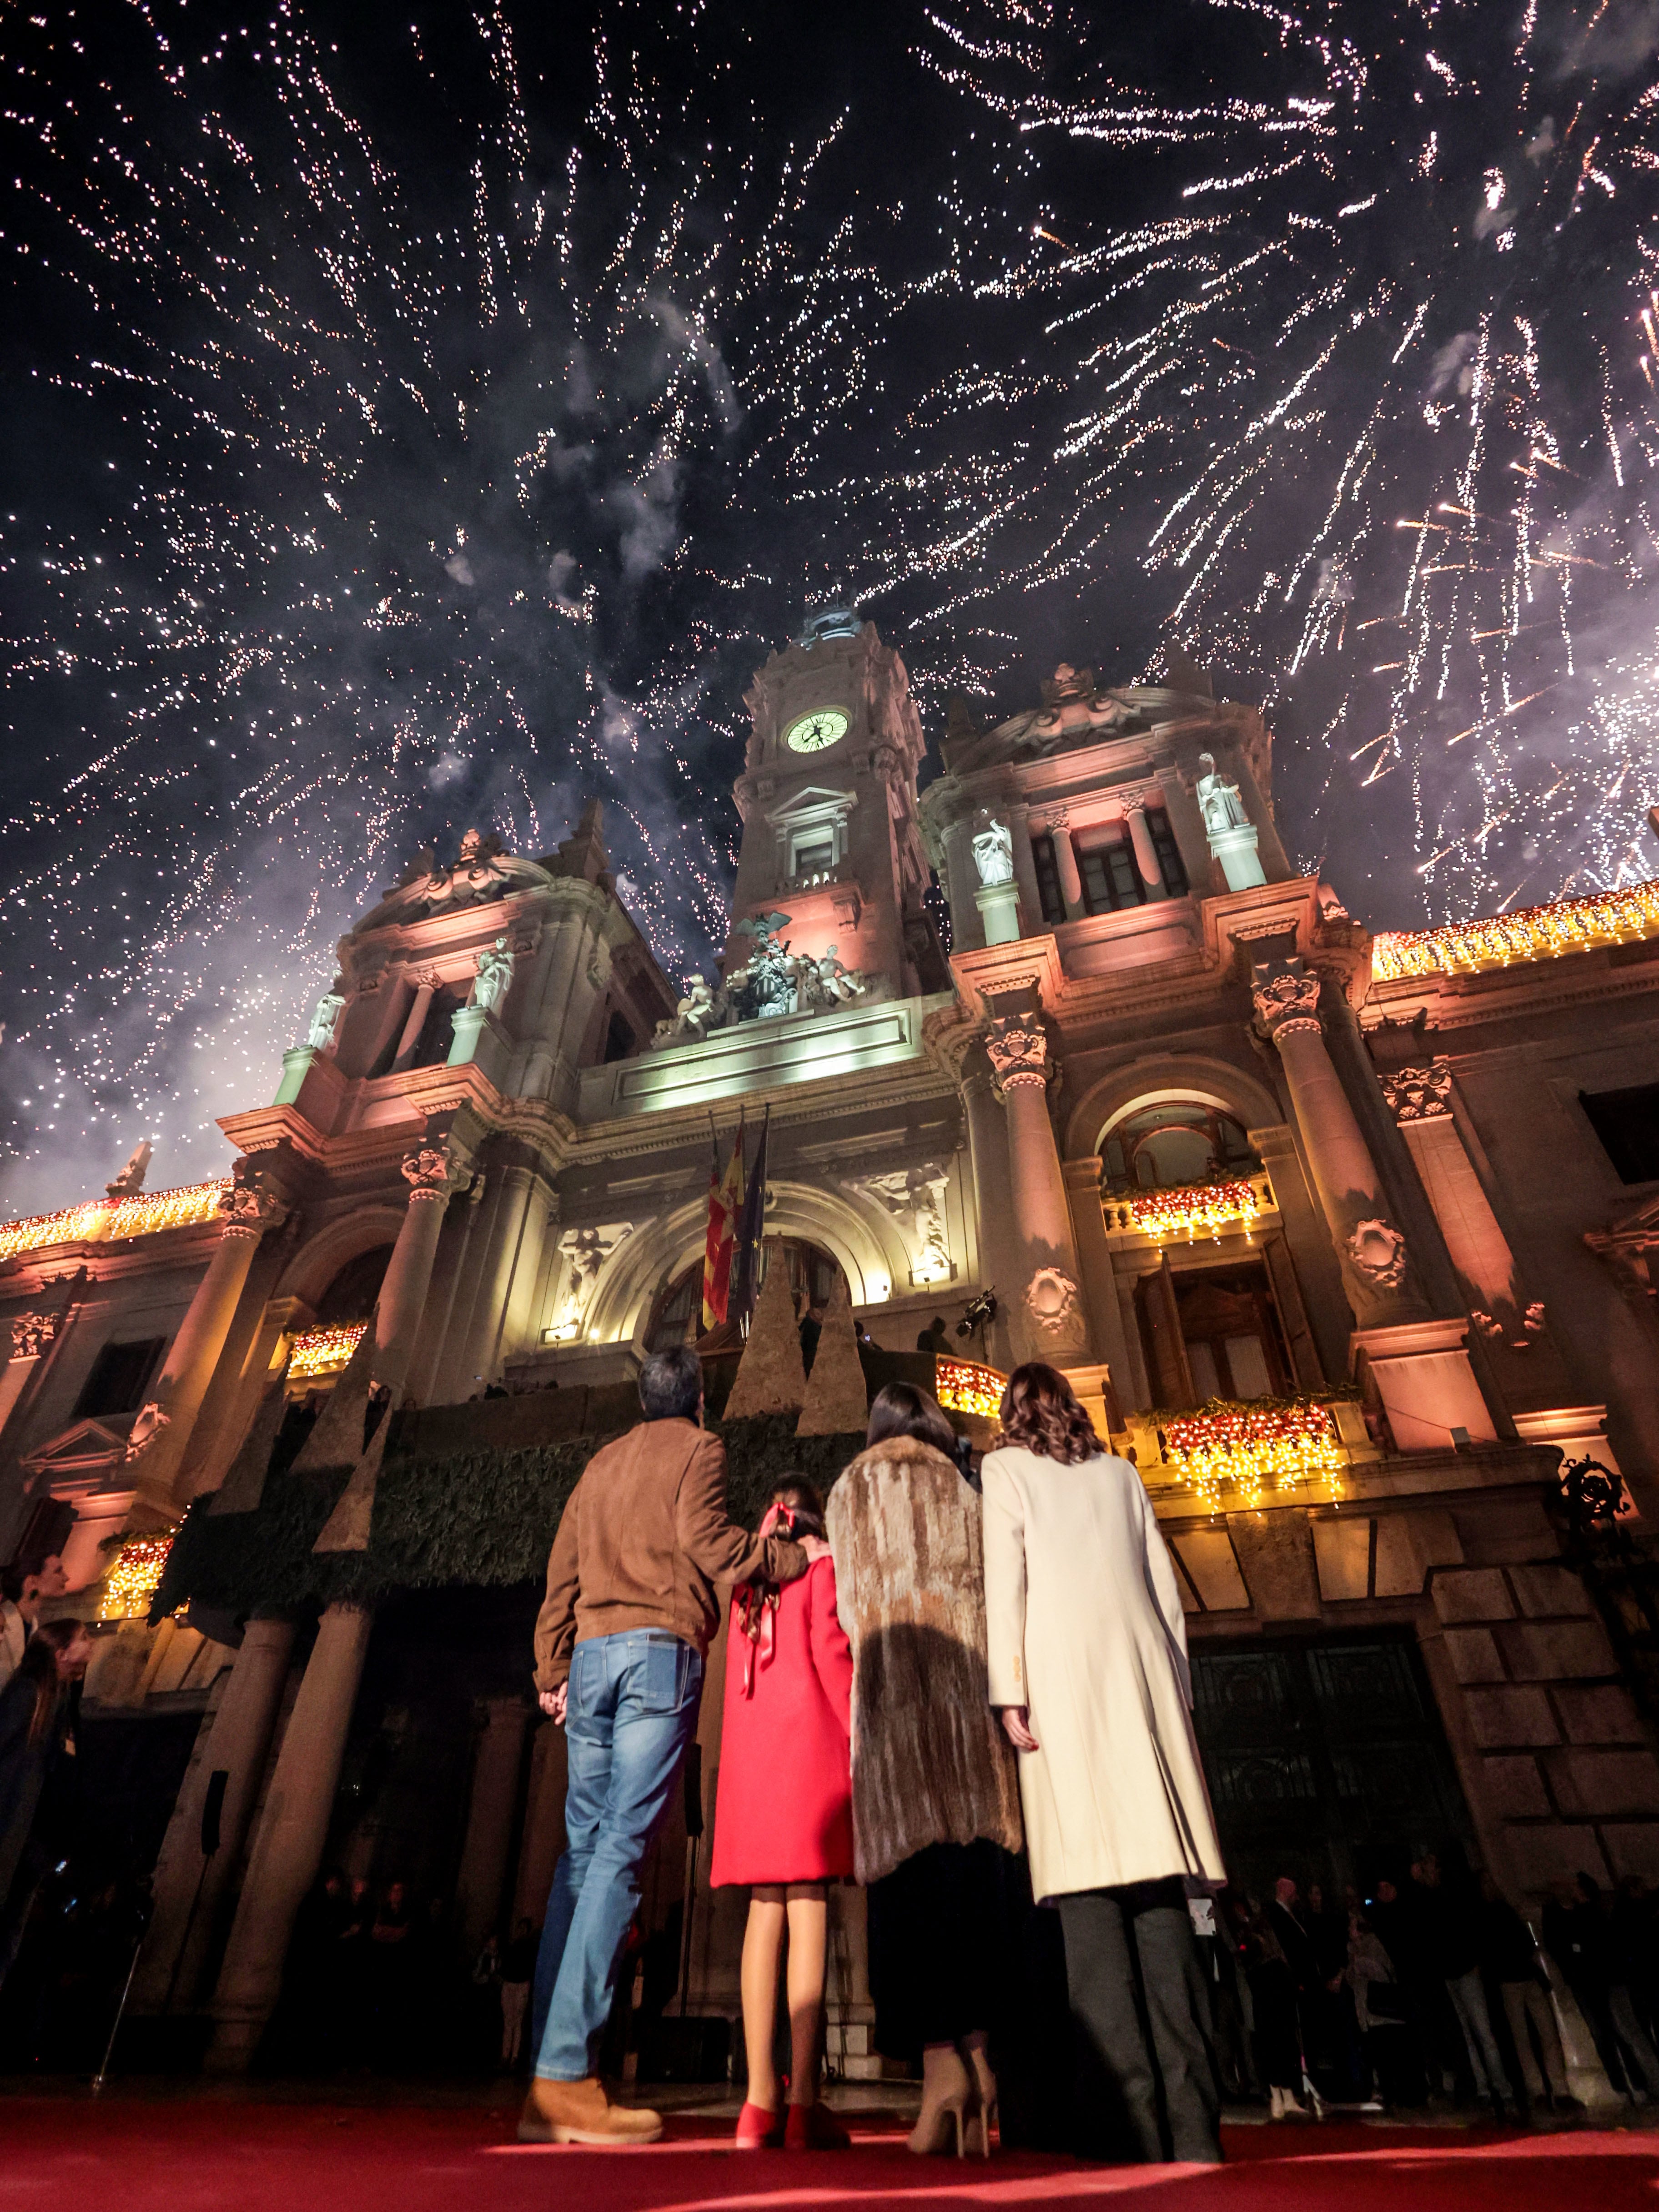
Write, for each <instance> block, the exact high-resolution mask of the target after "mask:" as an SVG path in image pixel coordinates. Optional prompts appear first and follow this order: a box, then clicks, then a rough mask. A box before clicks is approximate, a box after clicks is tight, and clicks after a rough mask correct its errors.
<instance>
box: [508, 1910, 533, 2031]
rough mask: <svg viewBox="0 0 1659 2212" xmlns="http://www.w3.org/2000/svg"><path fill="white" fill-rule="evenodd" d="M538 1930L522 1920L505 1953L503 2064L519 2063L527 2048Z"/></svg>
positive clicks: (529, 1922) (514, 1930)
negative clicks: (526, 2024)
mask: <svg viewBox="0 0 1659 2212" xmlns="http://www.w3.org/2000/svg"><path fill="white" fill-rule="evenodd" d="M536 1940H537V1939H536V1929H535V1926H534V1924H533V1923H532V1922H531V1921H529V1920H520V1923H519V1924H518V1926H517V1927H516V1928H515V1929H513V1936H512V1940H511V1942H509V1943H508V1944H507V1948H506V1950H505V1951H504V1952H503V1953H502V1954H501V2063H502V2065H503V2066H516V2065H517V2064H518V2063H519V2055H520V2051H522V2050H523V2048H524V2016H525V2013H526V2008H528V2006H529V2003H530V1984H531V1981H532V1978H533V1977H534V1975H535V1972H536Z"/></svg>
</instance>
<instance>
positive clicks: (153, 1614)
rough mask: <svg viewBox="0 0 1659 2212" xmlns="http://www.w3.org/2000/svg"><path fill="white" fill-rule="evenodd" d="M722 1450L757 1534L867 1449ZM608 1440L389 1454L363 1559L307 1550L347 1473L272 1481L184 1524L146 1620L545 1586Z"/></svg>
mask: <svg viewBox="0 0 1659 2212" xmlns="http://www.w3.org/2000/svg"><path fill="white" fill-rule="evenodd" d="M709 1425H710V1427H711V1428H713V1429H714V1431H715V1432H716V1433H717V1434H718V1435H719V1436H720V1437H721V1439H722V1440H723V1442H724V1443H725V1445H726V1496H727V1500H728V1503H729V1505H730V1509H731V1512H732V1518H733V1519H734V1520H736V1521H738V1522H742V1523H743V1524H744V1527H746V1528H753V1527H754V1526H755V1525H756V1523H757V1522H758V1521H759V1519H760V1517H761V1515H762V1514H763V1511H764V1510H765V1509H766V1504H767V1501H768V1500H769V1498H770V1497H771V1494H772V1491H773V1489H774V1488H775V1486H776V1484H777V1483H778V1482H779V1481H780V1480H781V1479H782V1478H783V1477H784V1476H785V1475H788V1474H804V1475H805V1477H806V1479H807V1480H808V1481H809V1482H811V1483H812V1484H813V1485H814V1486H816V1487H817V1489H818V1490H819V1491H820V1492H827V1491H828V1489H829V1486H830V1485H831V1484H832V1483H833V1482H834V1481H835V1480H836V1476H837V1475H838V1474H840V1473H841V1471H842V1468H844V1467H845V1466H846V1465H847V1463H848V1461H849V1460H851V1459H853V1458H854V1457H855V1456H856V1455H857V1454H858V1453H859V1452H860V1451H861V1450H862V1449H864V1437H863V1435H862V1433H861V1432H860V1433H857V1434H853V1435H848V1436H839V1437H797V1436H796V1434H795V1417H794V1415H793V1413H782V1414H770V1415H765V1416H762V1417H760V1418H757V1419H753V1420H746V1421H727V1422H711V1423H710V1424H709ZM608 1441H609V1439H608V1438H606V1437H572V1438H571V1439H569V1440H568V1442H564V1443H551V1444H540V1445H536V1446H532V1447H531V1448H529V1449H525V1450H520V1451H490V1450H481V1451H471V1452H459V1453H455V1454H452V1455H449V1456H447V1457H446V1458H442V1459H416V1458H411V1457H407V1456H403V1457H393V1456H391V1455H388V1457H387V1460H386V1465H385V1467H384V1468H382V1469H381V1472H380V1483H379V1486H378V1488H377V1491H376V1493H375V1499H374V1523H373V1532H372V1534H371V1536H370V1540H369V1546H368V1550H367V1551H366V1552H337V1553H324V1554H322V1555H320V1556H319V1554H318V1553H315V1552H313V1550H312V1546H313V1544H314V1543H315V1542H316V1541H317V1538H318V1535H319V1533H320V1531H321V1529H322V1526H323V1523H324V1522H325V1521H326V1520H327V1518H328V1516H329V1515H330V1514H331V1512H332V1511H333V1510H334V1506H335V1504H336V1502H337V1499H338V1498H339V1495H340V1492H341V1491H342V1490H343V1488H344V1486H345V1483H346V1480H347V1475H348V1472H349V1470H346V1469H341V1470H339V1471H337V1472H336V1473H332V1474H313V1475H295V1474H273V1475H271V1476H269V1477H268V1478H267V1480H266V1483H265V1491H264V1499H263V1501H262V1503H261V1504H260V1506H259V1508H258V1511H257V1512H253V1513H227V1514H210V1513H209V1512H208V1510H207V1508H208V1505H209V1504H210V1499H209V1498H205V1497H204V1498H198V1499H197V1501H196V1502H195V1503H194V1504H192V1505H191V1508H190V1510H189V1511H188V1512H187V1513H186V1514H185V1519H184V1522H183V1525H182V1527H181V1528H179V1534H178V1536H177V1538H176V1539H175V1540H174V1542H173V1549H172V1551H171V1552H170V1553H169V1554H168V1556H167V1565H166V1567H165V1569H164V1570H163V1572H162V1576H161V1586H160V1588H159V1589H157V1591H156V1593H155V1601H154V1603H153V1604H152V1606H151V1608H150V1619H151V1620H164V1619H165V1618H166V1617H167V1614H168V1613H173V1612H174V1611H176V1610H177V1608H178V1607H179V1606H181V1605H184V1604H186V1603H188V1602H190V1601H196V1602H197V1603H198V1604H201V1605H203V1606H204V1607H213V1608H215V1609H216V1610H221V1611H224V1612H228V1613H236V1614H239V1615H246V1614H247V1613H252V1612H254V1611H256V1610H260V1611H270V1612H301V1611H310V1610H313V1609H314V1608H316V1607H321V1606H325V1605H329V1604H331V1603H333V1602H335V1601H340V1600H344V1601H356V1602H360V1603H364V1604H369V1603H373V1602H374V1600H375V1599H377V1598H380V1597H384V1596H386V1595H388V1594H389V1593H390V1592H391V1591H392V1590H394V1589H436V1588H439V1587H441V1585H444V1584H456V1583H459V1584H466V1585H471V1586H472V1587H474V1588H485V1589H489V1588H500V1587H501V1586H503V1585H506V1584H509V1583H526V1582H539V1581H540V1580H541V1579H542V1577H543V1576H544V1574H545V1573H546V1571H547V1555H548V1553H549V1551H550V1549H551V1547H552V1543H553V1537H554V1533H555V1531H556V1529H557V1528H558V1525H559V1516H560V1515H561V1514H562V1512H563V1510H564V1508H565V1502H566V1500H567V1499H568V1498H569V1495H570V1493H571V1492H572V1491H573V1490H574V1488H575V1486H576V1483H577V1480H579V1478H580V1475H581V1473H582V1470H583V1469H584V1468H586V1465H587V1462H588V1461H589V1460H590V1459H592V1456H593V1455H594V1453H595V1452H596V1451H598V1450H599V1447H600V1445H601V1444H603V1443H606V1442H608Z"/></svg>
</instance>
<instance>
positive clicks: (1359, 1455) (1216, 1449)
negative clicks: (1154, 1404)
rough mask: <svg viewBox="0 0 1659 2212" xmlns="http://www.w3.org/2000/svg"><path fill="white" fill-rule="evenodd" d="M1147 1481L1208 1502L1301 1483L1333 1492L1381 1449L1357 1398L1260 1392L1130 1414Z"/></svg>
mask: <svg viewBox="0 0 1659 2212" xmlns="http://www.w3.org/2000/svg"><path fill="white" fill-rule="evenodd" d="M1127 1423H1128V1430H1129V1441H1130V1443H1131V1446H1132V1447H1133V1451H1134V1457H1135V1465H1136V1467H1137V1468H1139V1473H1140V1477H1141V1480H1143V1481H1144V1482H1145V1483H1146V1487H1147V1488H1148V1489H1149V1490H1150V1491H1152V1492H1153V1494H1154V1495H1155V1496H1157V1495H1158V1494H1159V1493H1161V1492H1165V1491H1171V1490H1176V1489H1185V1490H1187V1491H1188V1492H1190V1493H1191V1495H1192V1496H1193V1497H1194V1499H1195V1500H1197V1501H1199V1502H1200V1503H1201V1504H1205V1505H1210V1506H1212V1505H1214V1504H1217V1503H1218V1500H1219V1499H1220V1498H1221V1495H1222V1493H1223V1492H1225V1491H1231V1492H1237V1494H1238V1495H1239V1496H1240V1497H1241V1498H1243V1499H1245V1500H1246V1501H1247V1502H1248V1501H1253V1500H1255V1499H1257V1498H1261V1497H1264V1496H1266V1495H1267V1494H1268V1493H1269V1492H1287V1491H1294V1490H1297V1489H1307V1488H1313V1489H1322V1490H1324V1491H1326V1492H1335V1491H1337V1490H1339V1489H1340V1486H1341V1484H1342V1481H1343V1478H1344V1477H1345V1476H1346V1474H1347V1473H1348V1470H1349V1469H1350V1468H1352V1467H1353V1466H1354V1465H1355V1463H1356V1462H1359V1461H1362V1460H1371V1459H1375V1458H1376V1456H1377V1453H1376V1446H1375V1445H1374V1444H1373V1443H1371V1440H1370V1435H1369V1433H1368V1432H1367V1431H1366V1427H1365V1421H1364V1414H1363V1413H1362V1412H1361V1410H1360V1407H1359V1404H1358V1401H1357V1400H1356V1399H1354V1398H1352V1397H1349V1396H1346V1395H1337V1394H1336V1393H1335V1392H1323V1393H1320V1394H1318V1395H1311V1396H1308V1397H1299V1398H1254V1399H1244V1400H1237V1401H1227V1400H1225V1399H1220V1398H1212V1399H1211V1400H1210V1401H1209V1403H1208V1404H1207V1405H1204V1406H1197V1407H1192V1408H1191V1409H1189V1410H1187V1411H1183V1412H1180V1413H1168V1412H1164V1411H1161V1410H1159V1411H1154V1412H1150V1413H1131V1414H1129V1415H1128V1416H1127Z"/></svg>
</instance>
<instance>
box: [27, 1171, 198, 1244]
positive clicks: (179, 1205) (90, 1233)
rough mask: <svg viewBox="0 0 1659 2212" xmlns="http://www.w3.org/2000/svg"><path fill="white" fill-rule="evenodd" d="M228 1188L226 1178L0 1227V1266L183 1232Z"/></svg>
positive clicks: (94, 1201)
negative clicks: (74, 1247)
mask: <svg viewBox="0 0 1659 2212" xmlns="http://www.w3.org/2000/svg"><path fill="white" fill-rule="evenodd" d="M229 1188H230V1179H229V1177H228V1176H221V1177H220V1178H219V1179H218V1180H217V1181H216V1182H192V1183H188V1184H186V1185H185V1188H183V1189H182V1190H136V1191H131V1192H129V1193H128V1194H126V1195H125V1197H122V1198H89V1199H88V1200H87V1201H86V1203H85V1204H84V1205H83V1206H65V1207H64V1210H63V1212H61V1213H35V1214H31V1215H30V1217H29V1218H28V1219H27V1220H26V1221H6V1222H0V1261H4V1260H15V1258H16V1257H17V1256H18V1255H19V1254H20V1253H22V1252H39V1251H41V1250H43V1249H46V1247H47V1246H48V1245H52V1244H83V1243H90V1242H92V1241H94V1239H95V1240H96V1241H97V1242H99V1243H115V1242H116V1241H117V1240H118V1239H119V1238H122V1237H154V1236H155V1234H156V1232H157V1231H159V1230H162V1229H187V1228H189V1227H190V1226H191V1225H192V1224H193V1223H195V1222H198V1221H210V1220H211V1219H212V1218H213V1216H214V1215H215V1214H216V1212H218V1210H219V1200H220V1199H221V1198H222V1196H223V1195H224V1194H225V1192H226V1191H227V1190H228V1189H229Z"/></svg>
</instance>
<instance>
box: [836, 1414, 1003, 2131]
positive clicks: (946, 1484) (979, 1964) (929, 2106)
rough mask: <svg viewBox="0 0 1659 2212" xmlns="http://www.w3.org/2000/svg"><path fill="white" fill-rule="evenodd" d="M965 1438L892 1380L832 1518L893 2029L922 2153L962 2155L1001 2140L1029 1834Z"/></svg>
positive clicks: (878, 1970)
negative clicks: (1017, 1918) (1022, 1852)
mask: <svg viewBox="0 0 1659 2212" xmlns="http://www.w3.org/2000/svg"><path fill="white" fill-rule="evenodd" d="M955 1443H956V1438H955V1436H954V1434H953V1432H952V1431H951V1425H950V1423H949V1422H948V1421H947V1420H946V1419H945V1416H944V1414H943V1413H941V1412H940V1411H939V1404H938V1401H936V1400H935V1399H934V1398H933V1397H932V1396H930V1395H929V1394H928V1393H927V1391H925V1390H919V1389H916V1388H915V1386H914V1385H913V1384H911V1383H889V1384H888V1386H887V1388H886V1389H884V1390H882V1391H879V1392H878V1394H877V1396H876V1400H875V1402H874V1404H873V1405H872V1407H871V1408H870V1428H869V1436H868V1442H867V1444H866V1449H864V1450H863V1451H862V1452H860V1455H859V1456H858V1457H857V1458H856V1459H855V1460H854V1461H853V1462H852V1463H851V1465H850V1466H849V1467H848V1468H846V1469H844V1471H843V1472H842V1475H841V1478H840V1480H838V1481H837V1482H836V1486H835V1488H834V1489H833V1490H832V1491H831V1492H830V1493H829V1509H828V1510H827V1512H826V1514H825V1516H824V1520H825V1527H826V1530H827V1533H828V1535H829V1545H830V1549H831V1551H832V1552H833V1553H834V1555H835V1562H836V1591H837V1600H838V1604H839V1608H840V1613H841V1620H842V1626H843V1627H844V1628H845V1629H846V1631H847V1634H848V1639H849V1641H850V1642H851V1644H852V1647H853V1845H854V1864H855V1868H856V1871H857V1875H858V1879H859V1880H860V1881H861V1882H864V1883H866V1884H867V1885H868V1887H869V1891H870V1983H871V1992H872V1996H874V1998H875V2003H876V2039H877V2043H878V2047H879V2048H880V2049H881V2050H883V2051H884V2052H886V2053H887V2055H888V2056H889V2057H914V2055H915V2050H916V2049H917V2047H918V2046H919V2047H920V2049H921V2058H922V2069H923V2076H924V2086H923V2092H922V2105H921V2117H920V2118H919V2119H918V2121H917V2123H916V2126H915V2132H914V2133H913V2134H912V2136H910V2148H911V2149H912V2150H915V2151H938V2150H948V2149H951V2148H955V2150H956V2151H957V2155H958V2156H960V2155H961V2154H962V2151H963V2145H964V2140H965V2138H966V2136H968V2135H969V2133H972V2132H973V2131H975V2130H977V2140H978V2148H981V2149H982V2150H984V2151H985V2152H986V2153H987V2154H988V2153H989V2149H990V2130H991V2124H992V2122H993V2120H994V2118H995V2115H996V2080H995V2076H994V2075H993V2073H992V2071H991V2068H990V2064H989V2062H988V2059H987V2055H986V2044H987V2030H988V2028H989V2027H990V2024H991V2013H992V2004H993V1998H994V1985H995V1982H996V1979H997V1974H996V1964H997V1962H996V1960H995V1958H994V1949H995V1938H994V1932H993V1931H994V1929H996V1928H997V1926H998V1925H999V1923H1000V1919H1001V1917H1002V1915H1003V1911H1004V1895H1005V1885H1006V1881H1007V1875H1008V1863H1007V1860H1006V1857H1005V1854H1006V1853H1009V1852H1013V1851H1018V1850H1019V1848H1020V1844H1021V1832H1020V1817H1019V1795H1018V1784H1017V1782H1016V1779H1015V1775H1014V1764H1013V1759H1012V1756H1011V1754H1010V1752H1009V1748H1008V1746H1007V1744H1006V1741H1004V1738H1003V1735H1002V1732H1001V1730H1000V1729H999V1728H998V1726H997V1723H996V1717H995V1715H994V1713H993V1711H992V1710H991V1705H990V1695H989V1687H988V1684H987V1677H986V1670H985V1586H984V1564H983V1552H982V1547H981V1529H980V1501H979V1498H978V1497H977V1496H976V1495H975V1492H973V1491H972V1490H971V1489H970V1488H969V1486H968V1484H967V1482H966V1481H965V1480H963V1476H962V1474H961V1473H960V1471H959V1469H958V1468H957V1462H956V1459H955V1457H954V1455H953V1448H954V1445H955Z"/></svg>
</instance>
